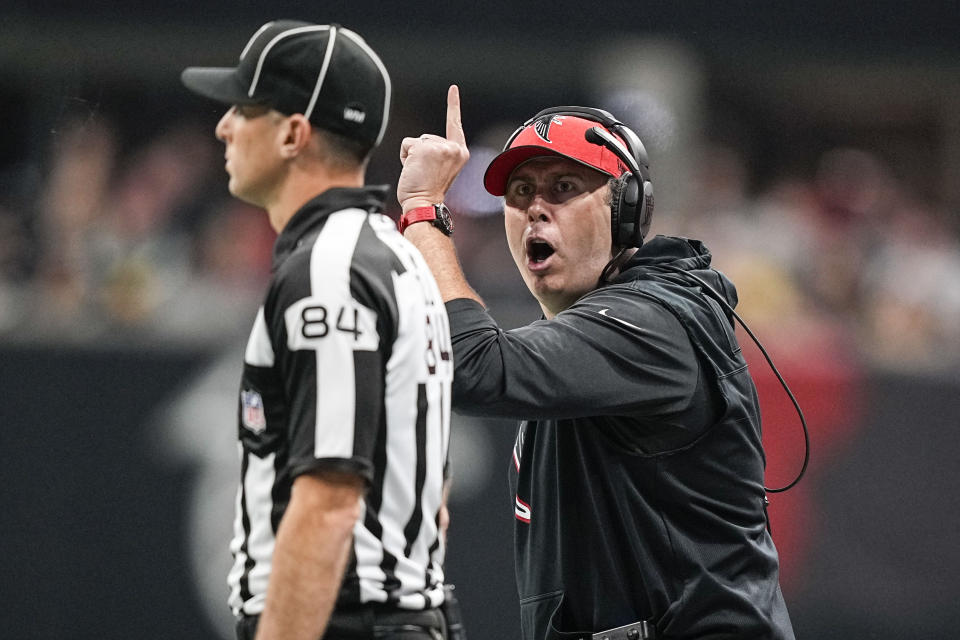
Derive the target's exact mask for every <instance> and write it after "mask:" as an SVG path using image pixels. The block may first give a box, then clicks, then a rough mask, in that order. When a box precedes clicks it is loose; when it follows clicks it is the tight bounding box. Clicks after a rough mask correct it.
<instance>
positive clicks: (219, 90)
mask: <svg viewBox="0 0 960 640" xmlns="http://www.w3.org/2000/svg"><path fill="white" fill-rule="evenodd" d="M180 77H181V80H183V84H185V85H186V86H187V88H188V89H190V90H191V91H194V92H196V93H199V94H200V95H202V96H205V97H207V98H212V99H214V100H217V101H218V102H222V103H224V104H258V105H264V106H269V107H271V108H273V109H276V110H277V111H279V112H280V113H285V114H287V115H291V114H294V113H302V114H303V115H305V116H306V117H307V119H308V120H310V122H312V123H314V124H316V125H317V126H319V127H322V128H323V129H327V130H328V131H332V132H334V133H338V134H340V135H343V136H345V137H347V138H350V139H352V140H357V141H359V142H364V143H367V144H369V145H370V146H371V147H373V146H376V145H377V144H379V143H380V141H381V140H382V139H383V133H384V131H386V128H387V119H388V118H389V115H390V75H389V74H388V73H387V69H386V67H384V66H383V62H382V61H381V60H380V58H379V56H377V54H376V53H375V52H374V51H373V49H371V48H370V46H369V45H367V43H366V42H364V40H363V38H361V37H360V36H359V35H358V34H356V33H354V32H353V31H351V30H349V29H345V28H343V27H341V26H339V25H336V24H329V25H318V24H310V23H308V22H300V21H297V20H275V21H273V22H268V23H267V24H265V25H263V26H262V27H260V28H259V29H258V30H257V32H256V33H254V34H253V37H251V38H250V41H249V42H247V46H245V47H244V48H243V51H242V52H241V53H240V62H239V63H238V64H237V66H236V67H189V68H187V69H184V71H183V73H182V74H181V76H180Z"/></svg>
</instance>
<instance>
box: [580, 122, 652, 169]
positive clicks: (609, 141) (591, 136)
mask: <svg viewBox="0 0 960 640" xmlns="http://www.w3.org/2000/svg"><path fill="white" fill-rule="evenodd" d="M583 137H584V138H586V140H587V142H589V143H590V144H598V145H600V146H601V147H606V148H607V149H609V150H610V151H611V152H613V155H615V156H617V157H618V158H620V162H622V163H623V164H625V165H627V168H628V169H630V173H632V174H634V175H635V176H636V177H637V180H639V181H640V182H643V176H642V175H640V167H639V165H637V161H636V160H634V159H633V156H631V155H630V152H629V151H627V150H626V149H625V148H624V146H623V143H622V142H620V141H619V140H617V139H616V138H614V137H613V136H612V135H611V134H610V133H608V132H606V131H604V130H603V129H601V128H600V127H590V128H589V129H587V131H586V133H584V134H583Z"/></svg>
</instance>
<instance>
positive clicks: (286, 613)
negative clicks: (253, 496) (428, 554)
mask: <svg viewBox="0 0 960 640" xmlns="http://www.w3.org/2000/svg"><path fill="white" fill-rule="evenodd" d="M307 480H308V481H309V482H311V483H314V484H315V483H316V482H318V481H317V480H316V479H314V478H309V477H308V478H307ZM304 485H305V483H304V482H303V481H302V479H301V478H298V479H297V484H296V485H295V486H294V492H293V495H292V496H291V500H290V506H289V507H288V508H287V511H286V513H285V514H284V516H283V519H282V520H281V522H280V527H279V529H278V531H277V542H276V546H275V548H274V552H273V566H272V568H271V572H270V582H269V584H268V586H267V601H266V607H265V609H264V611H263V615H261V616H260V623H259V625H258V629H257V640H299V639H303V640H317V638H319V637H321V636H322V635H323V631H324V629H325V628H326V626H327V623H328V621H329V619H330V614H331V612H332V611H333V608H334V605H335V604H336V601H337V595H338V593H339V591H340V583H341V581H342V580H343V572H344V570H345V568H346V564H347V559H348V558H349V555H350V544H351V541H352V539H353V526H354V523H356V521H357V519H358V518H359V516H360V502H359V500H360V495H361V489H360V488H359V487H356V486H354V485H349V484H348V485H346V486H334V487H333V489H332V493H333V494H334V495H330V491H331V489H330V488H329V487H327V488H321V489H320V493H319V494H318V493H317V487H316V486H304ZM324 491H326V493H324Z"/></svg>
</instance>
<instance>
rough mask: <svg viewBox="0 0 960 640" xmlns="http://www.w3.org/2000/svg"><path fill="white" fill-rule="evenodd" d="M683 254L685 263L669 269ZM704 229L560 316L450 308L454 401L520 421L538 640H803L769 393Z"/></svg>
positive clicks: (640, 262)
mask: <svg viewBox="0 0 960 640" xmlns="http://www.w3.org/2000/svg"><path fill="white" fill-rule="evenodd" d="M665 265H669V267H665ZM709 267H710V253H709V251H707V249H706V247H704V246H703V245H702V244H701V243H700V242H698V241H695V240H686V239H683V238H671V237H664V236H657V237H656V238H654V239H653V240H652V241H650V242H648V243H647V244H645V245H644V246H643V247H642V248H641V249H640V250H639V251H637V253H636V254H634V256H633V257H631V259H630V260H629V261H628V262H627V263H626V264H625V265H624V267H623V269H622V270H621V273H620V275H619V276H617V277H616V278H615V279H614V280H613V281H612V282H610V283H609V284H607V285H604V286H601V287H599V288H597V289H595V290H593V291H591V292H589V293H587V294H586V295H584V296H583V297H582V298H580V299H579V300H578V301H577V302H576V303H574V304H573V305H572V306H570V307H569V308H568V309H566V310H564V311H563V312H561V313H559V314H558V315H557V316H556V317H555V318H554V319H552V320H540V321H537V322H534V323H533V324H531V325H528V326H526V327H522V328H520V329H516V330H512V331H502V330H501V329H500V328H499V327H497V325H496V323H495V322H494V321H493V319H492V318H491V317H490V316H489V315H488V314H487V312H486V311H485V310H484V309H483V308H482V306H481V305H479V304H477V303H476V302H473V301H469V300H463V299H461V300H453V301H451V302H449V303H448V304H447V311H448V314H449V317H450V327H451V331H452V334H453V344H454V363H455V367H456V369H455V376H454V389H453V394H454V395H453V403H454V407H455V408H456V409H457V410H458V411H459V412H461V413H466V414H472V415H481V416H498V417H511V418H516V419H518V420H520V421H521V422H520V428H519V432H518V435H517V442H516V445H515V446H514V453H513V460H512V461H511V473H510V476H511V477H510V480H511V487H512V489H513V491H514V492H515V503H514V505H513V508H514V512H515V515H516V536H515V539H516V554H517V558H516V561H517V586H518V590H519V594H520V603H521V625H522V630H523V637H524V639H525V640H544V639H549V638H555V637H557V636H556V633H555V632H557V631H560V632H586V633H589V632H596V631H601V630H605V629H610V628H614V627H618V626H621V625H625V624H628V623H632V622H636V621H638V620H649V621H651V622H652V623H653V624H654V625H655V627H656V629H657V634H658V636H657V637H659V638H718V639H719V638H738V639H746V638H771V639H785V638H793V630H792V628H791V625H790V619H789V616H788V614H787V609H786V606H785V604H784V601H783V597H782V595H781V593H780V587H779V583H778V566H779V563H778V558H777V552H776V549H775V548H774V545H773V541H772V539H771V538H770V535H769V533H768V531H767V527H766V524H767V521H766V511H765V508H764V489H763V471H764V455H763V449H762V445H761V440H760V411H759V407H758V404H757V395H756V389H755V387H754V384H753V380H752V379H751V377H750V373H749V372H748V370H747V365H746V362H745V361H744V359H743V356H742V354H741V353H740V348H739V346H738V344H737V339H736V337H735V335H734V331H733V325H732V322H731V318H729V317H728V316H727V314H726V312H725V311H724V310H723V309H722V308H721V306H720V305H719V304H718V303H717V302H716V301H715V300H713V299H711V298H710V297H709V296H706V295H704V293H703V292H702V291H701V286H700V285H699V284H698V283H696V282H695V281H693V280H692V279H690V278H688V277H687V276H685V275H684V274H682V273H677V272H675V271H673V270H671V268H672V269H680V270H682V271H690V272H692V273H695V274H696V275H697V276H699V277H700V278H702V279H703V280H705V281H706V282H708V283H709V284H711V286H712V288H713V289H714V290H716V291H717V292H718V293H720V294H721V295H723V296H724V297H725V298H726V300H727V302H728V303H729V304H730V305H731V306H733V305H735V304H736V301H737V300H736V292H735V290H734V288H733V285H732V284H731V283H730V281H729V280H727V279H726V278H725V277H724V276H723V275H721V274H720V273H718V272H717V271H714V270H711V269H710V268H709Z"/></svg>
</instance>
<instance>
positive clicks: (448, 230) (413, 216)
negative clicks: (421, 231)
mask: <svg viewBox="0 0 960 640" xmlns="http://www.w3.org/2000/svg"><path fill="white" fill-rule="evenodd" d="M418 222H429V223H430V224H431V225H432V226H434V227H436V228H437V229H439V230H440V231H441V232H443V234H444V235H446V236H450V235H451V234H452V233H453V217H452V216H451V214H450V209H448V208H447V205H445V204H444V203H443V202H437V203H431V204H428V205H426V206H422V207H413V208H410V209H406V208H405V210H404V212H403V214H402V215H401V216H400V220H399V221H398V223H397V228H398V229H399V230H400V233H403V232H404V231H406V230H407V228H408V227H409V226H410V225H413V224H416V223H418Z"/></svg>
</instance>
